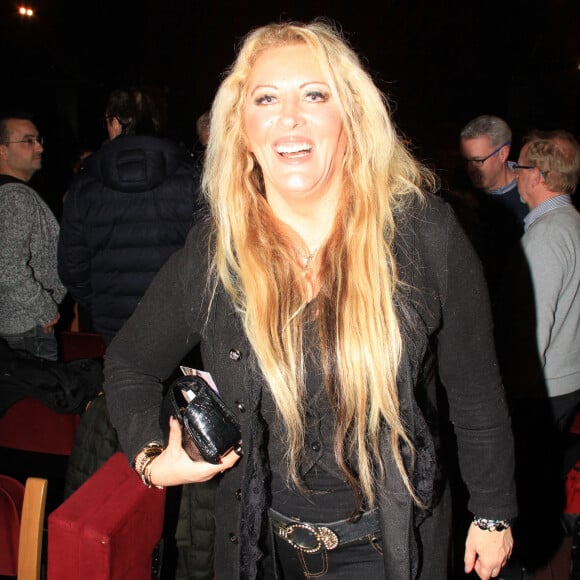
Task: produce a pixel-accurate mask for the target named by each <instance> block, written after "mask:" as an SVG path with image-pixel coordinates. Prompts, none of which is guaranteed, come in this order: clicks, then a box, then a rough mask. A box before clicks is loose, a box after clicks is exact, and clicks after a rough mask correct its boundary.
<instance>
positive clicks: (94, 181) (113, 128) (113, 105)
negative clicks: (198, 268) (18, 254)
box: [58, 88, 200, 343]
mask: <svg viewBox="0 0 580 580" xmlns="http://www.w3.org/2000/svg"><path fill="white" fill-rule="evenodd" d="M160 111H161V107H160V106H159V103H158V102H157V101H156V99H155V98H154V95H153V94H152V93H151V92H150V91H148V90H145V89H142V88H136V89H117V90H115V91H113V92H112V93H111V94H110V96H109V99H108V102H107V105H106V108H105V121H106V127H107V131H108V134H109V141H107V142H105V143H104V144H103V146H102V147H101V148H100V149H99V150H98V151H96V152H95V153H93V154H92V155H91V156H90V157H89V158H88V159H87V160H86V162H85V165H84V170H83V172H82V173H81V174H79V175H78V176H77V177H76V178H75V179H74V181H73V183H72V185H71V187H70V190H69V191H68V193H67V195H66V198H65V203H64V208H63V216H62V221H61V232H60V241H59V250H58V251H59V256H58V258H59V273H60V276H61V278H62V281H63V282H64V284H65V286H66V287H67V289H68V291H69V292H70V294H71V295H72V297H73V298H74V300H75V301H76V302H77V303H78V304H79V305H80V306H82V307H84V308H85V309H88V310H89V311H90V313H91V315H92V323H93V327H94V329H95V330H96V331H97V332H99V333H100V334H101V335H102V336H103V338H104V340H105V342H106V343H109V342H110V341H111V340H112V338H113V337H114V336H115V334H116V333H117V331H118V330H119V328H121V326H122V325H123V323H124V322H125V320H127V319H128V318H129V317H130V316H131V314H132V313H133V310H134V309H135V308H136V306H137V304H138V302H139V300H140V299H141V297H142V296H143V294H145V290H147V287H148V286H149V284H150V283H151V280H153V277H154V276H155V274H156V273H157V271H158V270H159V269H160V268H161V266H162V265H163V264H164V262H165V261H166V260H167V258H169V256H170V255H171V254H172V253H173V252H174V251H175V250H177V249H178V248H179V247H181V246H182V245H183V243H184V242H185V238H186V236H187V233H188V231H189V229H190V227H191V224H192V223H193V221H194V217H195V215H196V211H197V210H198V209H199V207H200V206H199V200H198V197H199V174H198V172H197V170H196V169H195V167H194V166H193V163H192V162H191V161H189V157H188V154H187V151H186V150H185V149H184V148H181V147H179V146H178V145H177V144H176V143H174V142H173V141H171V140H169V139H166V138H163V137H161V136H160V134H159V133H160V130H161V127H162V125H163V123H162V118H161V114H160Z"/></svg>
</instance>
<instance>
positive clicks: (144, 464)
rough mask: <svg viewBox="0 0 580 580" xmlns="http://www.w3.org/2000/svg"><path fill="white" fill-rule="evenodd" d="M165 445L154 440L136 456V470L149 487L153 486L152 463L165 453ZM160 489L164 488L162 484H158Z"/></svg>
mask: <svg viewBox="0 0 580 580" xmlns="http://www.w3.org/2000/svg"><path fill="white" fill-rule="evenodd" d="M164 449H165V446H164V445H163V444H162V443H159V442H158V441H152V442H151V443H149V444H148V445H146V446H145V447H144V448H143V449H141V451H139V453H137V455H136V456H135V460H134V462H133V465H134V470H135V471H136V472H137V475H139V477H140V478H141V481H142V482H143V483H144V484H145V485H146V486H147V487H153V484H152V483H151V463H152V462H153V460H154V459H155V458H156V457H158V456H159V455H161V453H163V450H164ZM155 487H157V488H158V489H163V487H162V486H159V485H156V486H155Z"/></svg>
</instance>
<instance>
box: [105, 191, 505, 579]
mask: <svg viewBox="0 0 580 580" xmlns="http://www.w3.org/2000/svg"><path fill="white" fill-rule="evenodd" d="M397 223H398V233H397V243H396V255H397V263H398V267H399V274H400V276H401V278H402V280H403V281H404V282H406V283H407V285H406V287H405V290H404V292H403V294H402V296H401V297H402V304H401V305H400V308H401V320H402V323H403V336H404V347H405V348H404V353H403V358H402V361H401V364H400V368H399V384H398V386H399V397H400V404H401V413H402V415H403V420H404V422H405V424H406V425H407V427H408V433H409V436H410V438H411V440H412V441H413V444H414V446H415V450H416V457H415V463H414V465H413V467H411V460H410V457H409V450H408V449H407V448H406V447H404V449H403V455H404V460H405V461H406V465H407V468H408V469H409V472H410V475H411V477H412V480H413V483H414V484H415V486H416V489H417V492H418V493H419V495H420V496H421V498H422V499H424V501H425V502H426V503H428V504H429V503H431V502H430V495H431V492H432V488H433V485H434V480H435V478H436V468H437V465H436V461H435V457H434V456H433V445H432V438H431V434H432V433H433V432H435V431H436V426H435V424H436V423H437V421H438V409H437V408H435V407H434V405H435V402H434V397H433V392H432V391H433V387H434V384H433V383H434V379H433V378H428V377H427V375H428V373H427V372H426V371H427V364H428V365H429V366H434V361H433V359H434V357H436V361H437V364H436V368H437V371H438V378H439V380H440V381H441V382H442V384H443V385H444V386H445V389H446V394H447V397H448V400H449V415H450V418H451V420H452V422H453V424H454V426H455V434H456V437H457V446H458V452H459V461H460V466H461V471H462V475H463V479H464V481H465V483H466V484H467V488H468V490H469V493H470V498H469V509H470V510H471V511H472V512H473V513H476V514H478V515H481V516H482V517H488V518H492V519H501V518H510V517H513V516H514V515H515V513H516V502H515V490H514V485H513V470H514V456H513V444H512V435H511V430H510V420H509V416H508V413H507V408H506V404H505V399H504V393H503V388H502V385H501V378H500V375H499V370H498V368H497V362H496V357H495V352H494V346H493V338H492V324H491V315H490V308H489V301H488V297H487V290H486V286H485V281H484V278H483V275H482V271H481V267H480V264H479V262H478V260H477V258H476V256H475V254H474V251H473V249H472V248H471V246H470V245H469V243H468V241H467V239H466V237H465V235H464V234H463V232H462V231H461V229H460V227H459V225H458V223H457V222H456V220H455V219H454V217H453V214H452V212H451V210H450V209H449V208H448V207H446V206H445V205H444V204H443V203H441V202H440V201H437V200H436V199H434V198H432V197H431V196H429V198H428V202H427V204H426V207H424V208H416V210H414V211H413V210H412V208H409V212H408V214H406V215H405V216H398V219H397ZM207 243H208V242H207V239H206V237H205V235H204V233H203V228H196V229H195V230H192V232H191V234H190V237H189V238H188V241H187V243H186V245H185V247H184V249H183V250H182V251H180V252H177V253H176V254H175V255H174V256H173V257H172V258H171V259H170V260H169V261H168V262H167V264H166V265H165V267H164V268H163V269H162V270H161V272H160V274H159V276H158V277H157V278H156V280H155V281H154V282H153V284H152V285H151V287H150V289H149V291H148V292H147V295H146V296H145V297H144V299H143V301H142V302H141V304H140V305H139V307H138V308H137V310H136V312H135V315H134V316H133V317H131V319H130V320H129V321H128V322H127V324H126V325H125V327H124V328H123V330H122V332H120V333H119V334H118V335H117V337H116V339H115V340H114V342H113V343H112V344H111V347H110V348H109V350H108V353H107V357H106V364H105V392H106V394H107V402H108V405H109V410H110V413H111V421H112V423H113V425H115V427H116V429H117V431H118V435H119V439H120V442H121V446H122V448H123V450H124V451H125V453H126V454H127V456H128V458H131V459H132V458H133V457H134V456H135V455H136V453H137V452H138V451H139V450H140V449H142V448H143V447H144V446H145V445H146V444H147V443H148V442H150V441H154V440H159V439H161V438H162V433H161V429H160V426H159V423H158V415H159V406H160V402H161V390H162V387H161V382H160V381H161V380H162V379H164V378H166V377H167V376H168V375H169V374H170V373H171V372H172V370H173V369H174V368H175V366H176V365H177V364H178V363H179V361H180V360H181V359H182V357H183V356H184V355H185V354H186V353H187V352H188V351H189V350H190V349H191V348H192V347H193V345H195V344H196V343H198V342H200V341H201V349H202V358H203V361H204V369H205V370H207V371H209V372H211V374H212V376H213V378H214V380H215V382H216V384H217V385H219V388H220V393H221V395H222V397H223V398H224V401H225V403H226V404H227V405H228V406H229V408H230V409H232V410H233V411H234V412H235V413H236V416H237V418H238V420H239V422H240V424H241V427H242V441H243V446H244V450H245V452H244V456H243V457H242V458H241V460H240V461H239V462H238V463H237V464H236V465H235V466H234V467H233V468H232V469H230V470H228V471H226V472H225V473H224V475H223V477H222V478H221V479H220V483H219V488H218V498H219V499H218V501H217V503H216V542H215V550H216V558H215V574H216V578H218V579H224V580H225V579H226V578H227V579H228V580H229V579H232V578H240V577H244V578H254V577H256V576H257V572H256V562H257V561H258V560H259V558H260V550H261V548H260V531H261V530H262V529H263V528H262V525H263V522H264V519H263V518H264V517H265V509H266V501H267V500H266V497H265V495H266V490H265V489H264V485H263V482H264V481H266V474H267V470H268V462H267V449H266V445H267V444H266V435H265V427H264V426H263V423H262V421H261V413H262V409H261V405H262V390H263V389H265V388H267V386H266V385H265V382H264V378H263V376H262V375H261V374H260V373H259V371H258V370H257V369H258V364H257V362H256V359H255V355H254V353H253V351H252V348H251V346H250V343H249V340H248V338H247V337H246V336H245V334H244V331H243V328H242V323H241V320H240V318H239V316H238V314H237V313H236V312H235V309H234V308H233V305H232V304H231V301H230V299H229V297H228V296H227V294H226V292H225V290H224V289H223V288H221V287H220V288H218V291H217V293H216V295H215V296H214V299H213V301H212V302H211V306H210V310H209V314H208V296H207V294H206V291H207V288H206V279H207V268H208V263H207V260H208V252H207ZM417 402H420V403H421V410H419V408H418V406H417ZM128 409H130V413H129V415H130V417H131V420H130V421H128V420H127V417H128ZM382 451H383V459H384V462H385V466H386V469H387V473H388V477H387V480H386V482H385V486H384V488H382V489H380V490H378V491H379V493H378V503H379V509H380V518H381V529H382V541H383V549H384V560H385V577H386V578H389V580H410V579H411V578H414V577H415V575H416V572H417V565H418V555H417V545H416V536H415V529H414V528H415V526H416V525H417V524H418V522H419V521H420V519H421V517H423V516H424V514H419V513H418V512H417V510H414V508H413V502H412V501H411V498H410V496H409V494H408V492H407V491H406V489H405V487H404V485H403V482H402V479H401V478H400V477H399V475H398V471H397V468H396V467H395V465H394V460H393V456H392V453H391V451H390V444H389V440H388V433H386V432H385V433H384V434H383V445H382ZM441 549H443V550H444V549H446V546H444V545H443V542H442V545H441Z"/></svg>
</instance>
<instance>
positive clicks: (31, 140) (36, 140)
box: [0, 137, 44, 147]
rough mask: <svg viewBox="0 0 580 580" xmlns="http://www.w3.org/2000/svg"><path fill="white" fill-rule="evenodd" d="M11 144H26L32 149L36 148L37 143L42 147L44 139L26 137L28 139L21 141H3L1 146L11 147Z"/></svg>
mask: <svg viewBox="0 0 580 580" xmlns="http://www.w3.org/2000/svg"><path fill="white" fill-rule="evenodd" d="M11 143H26V144H27V145H28V146H30V147H34V146H35V145H36V144H37V143H38V144H39V145H42V144H43V143H44V139H43V138H42V137H26V139H20V141H2V143H0V145H10V144H11Z"/></svg>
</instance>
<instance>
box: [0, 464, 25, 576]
mask: <svg viewBox="0 0 580 580" xmlns="http://www.w3.org/2000/svg"><path fill="white" fill-rule="evenodd" d="M23 501H24V485H23V484H22V483H20V482H19V481H17V480H16V479H14V478H12V477H8V476H6V475H0V576H16V571H17V569H18V536H19V530H20V517H21V515H22V502H23Z"/></svg>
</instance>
